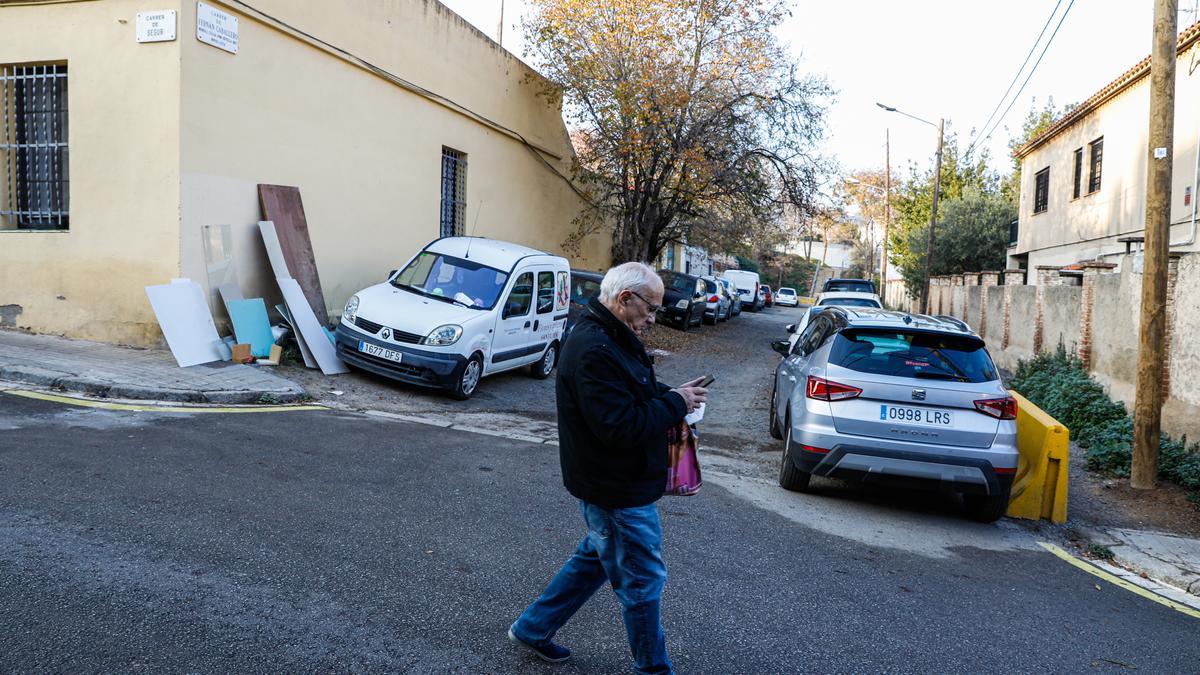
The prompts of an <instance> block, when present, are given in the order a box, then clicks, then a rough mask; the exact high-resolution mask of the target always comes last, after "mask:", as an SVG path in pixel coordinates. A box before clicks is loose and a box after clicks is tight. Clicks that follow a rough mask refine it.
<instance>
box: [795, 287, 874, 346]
mask: <svg viewBox="0 0 1200 675" xmlns="http://www.w3.org/2000/svg"><path fill="white" fill-rule="evenodd" d="M833 306H841V307H883V303H881V302H880V301H879V296H878V295H875V294H874V293H851V292H849V291H829V292H828V293H822V294H820V295H818V296H817V299H816V301H815V302H813V306H812V307H810V308H809V310H808V311H807V312H805V313H804V316H803V317H802V318H801V319H800V321H799V322H798V323H793V324H789V325H788V332H789V333H791V335H789V336H788V343H789V344H788V346H789V347H790V346H794V345H795V344H796V340H798V339H799V338H800V334H801V333H803V332H804V329H805V328H807V327H808V321H809V319H810V318H812V317H814V316H816V315H817V314H820V313H821V310H823V309H825V308H826V307H833Z"/></svg>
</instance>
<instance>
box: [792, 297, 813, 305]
mask: <svg viewBox="0 0 1200 675" xmlns="http://www.w3.org/2000/svg"><path fill="white" fill-rule="evenodd" d="M813 300H816V298H810V297H808V296H807V295H797V296H796V301H797V302H799V303H800V304H801V305H812V304H813Z"/></svg>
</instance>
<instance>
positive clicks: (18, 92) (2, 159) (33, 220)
mask: <svg viewBox="0 0 1200 675" xmlns="http://www.w3.org/2000/svg"><path fill="white" fill-rule="evenodd" d="M0 99H2V101H0V114H3V116H4V118H3V124H2V128H3V131H2V132H0V133H2V134H3V135H2V136H0V229H9V230H13V229H17V230H66V229H68V227H69V225H70V191H69V190H68V180H69V174H68V154H67V66H66V64H58V65H55V64H40V65H24V66H4V65H0Z"/></svg>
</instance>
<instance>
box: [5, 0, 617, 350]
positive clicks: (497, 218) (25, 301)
mask: <svg viewBox="0 0 1200 675" xmlns="http://www.w3.org/2000/svg"><path fill="white" fill-rule="evenodd" d="M152 9H153V10H154V11H152V12H150V11H147V6H146V5H145V3H141V2H135V1H134V0H103V1H98V0H74V1H72V0H65V1H59V2H54V3H36V2H35V3H28V2H27V3H20V4H5V3H0V69H2V72H0V77H2V78H3V79H2V80H0V83H2V84H3V85H4V90H3V92H0V97H2V98H3V99H4V102H3V103H2V104H0V106H3V107H2V108H0V110H2V111H3V114H4V115H5V122H6V124H5V125H3V127H2V128H3V133H5V134H6V137H5V138H4V139H3V141H2V143H0V145H2V147H0V326H6V327H17V328H24V329H28V330H32V331H35V332H44V333H59V334H65V335H68V336H72V337H80V338H88V339H97V340H103V341H110V342H118V343H126V344H134V345H152V344H157V343H159V342H160V340H161V333H160V331H159V328H158V324H157V321H156V320H155V317H154V314H153V312H152V311H151V308H150V305H149V303H148V302H147V299H146V295H145V292H144V290H143V287H145V286H147V285H152V284H161V283H166V282H168V281H169V280H170V279H171V278H174V277H189V278H191V279H193V280H195V281H197V282H199V283H201V284H202V285H203V284H205V283H206V264H205V255H204V245H203V243H202V238H203V236H204V231H205V228H206V226H214V225H229V226H230V232H231V239H232V241H231V246H232V253H233V258H234V262H235V264H236V267H237V273H238V276H239V278H240V280H241V285H242V289H243V291H244V293H245V294H246V295H247V297H265V298H268V304H273V303H271V302H270V299H272V298H277V297H278V291H277V289H276V288H275V284H274V279H273V278H272V275H271V274H270V273H269V269H270V268H269V265H268V262H267V258H266V253H265V251H264V249H263V246H262V244H261V240H260V238H259V234H258V229H257V227H256V223H257V221H258V220H260V219H261V218H262V216H261V212H260V207H259V201H258V193H257V186H258V185H259V184H277V185H293V186H297V187H299V188H300V191H301V195H302V198H303V200H304V210H305V214H306V217H307V222H308V226H309V234H310V237H311V240H312V247H313V252H314V255H315V257H316V263H317V269H318V272H319V274H320V276H321V284H322V288H323V290H324V293H325V302H326V305H327V309H328V310H329V313H330V314H331V316H336V315H337V314H338V313H339V312H340V309H341V305H342V303H344V302H345V300H346V298H348V297H349V296H350V295H351V294H352V293H353V292H354V291H356V290H358V289H359V288H362V287H364V286H366V285H369V284H371V283H375V282H377V281H378V280H380V279H382V278H383V277H384V276H385V275H386V274H387V273H388V271H389V270H391V269H394V268H396V267H398V266H400V265H401V264H403V263H404V262H405V261H406V260H407V259H408V258H409V257H410V256H411V255H413V254H414V253H416V252H417V251H418V250H419V249H420V248H421V247H422V246H424V245H425V244H426V243H428V242H429V241H431V240H432V239H434V238H437V237H438V236H442V235H446V234H473V235H479V236H487V237H493V238H498V239H506V240H510V241H514V242H516V243H520V244H524V245H528V246H532V247H535V248H540V249H543V250H548V251H551V252H554V253H570V255H569V257H571V258H572V264H573V265H575V266H578V267H586V268H593V269H599V268H603V267H605V266H607V264H608V261H609V256H610V253H609V252H610V242H609V241H608V240H607V239H606V238H604V237H603V236H601V235H592V236H590V237H588V238H586V239H584V240H583V241H582V242H580V243H579V245H578V246H577V247H575V248H572V249H570V251H567V250H565V249H564V245H565V242H566V241H567V240H568V238H569V236H570V234H571V233H572V232H573V226H572V221H573V220H574V218H575V217H576V216H577V215H578V214H579V212H580V210H581V209H582V208H585V207H584V204H583V202H582V200H581V199H580V198H579V197H578V195H577V194H576V193H575V192H574V191H573V189H572V188H571V186H570V184H569V183H568V181H567V179H566V175H567V172H568V170H569V167H570V163H571V160H572V158H573V150H572V148H571V143H570V140H569V139H568V136H567V132H566V128H565V126H564V124H563V121H562V114H561V109H560V102H559V101H560V98H559V97H558V96H557V92H556V91H555V90H554V89H553V87H551V86H550V84H549V83H548V82H546V81H545V80H544V79H543V78H541V77H540V76H539V75H538V74H537V73H536V72H534V71H533V70H531V69H530V68H529V67H527V66H526V65H524V64H523V63H522V62H521V61H520V60H519V59H517V58H515V57H514V56H512V55H511V54H509V53H508V52H506V51H505V50H504V49H502V48H501V47H500V46H499V45H497V44H496V43H495V42H493V41H492V40H491V39H489V38H488V37H487V36H486V35H484V34H483V33H481V32H480V31H478V30H476V29H475V28H474V27H472V26H471V25H470V24H468V23H467V22H466V21H464V20H463V19H462V18H460V17H459V16H457V15H456V14H454V13H453V12H451V11H450V10H449V9H447V8H445V7H444V6H442V5H441V4H439V3H438V2H436V1H435V0H408V1H406V2H386V3H383V2H374V1H371V0H348V1H346V2H337V3H327V2H318V1H317V0H302V1H301V0H250V1H249V2H241V1H239V0H204V1H202V2H194V1H191V0H187V1H185V0H167V1H165V2H161V3H156V4H154V5H153V6H152ZM139 14H140V15H141V16H139ZM155 19H157V20H155ZM172 33H173V36H172V35H171V34H172ZM210 290H211V291H214V292H215V289H210Z"/></svg>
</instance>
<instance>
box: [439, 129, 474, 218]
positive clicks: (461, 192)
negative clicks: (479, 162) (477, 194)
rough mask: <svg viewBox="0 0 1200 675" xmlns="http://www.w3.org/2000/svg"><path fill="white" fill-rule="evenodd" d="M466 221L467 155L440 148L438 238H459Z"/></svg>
mask: <svg viewBox="0 0 1200 675" xmlns="http://www.w3.org/2000/svg"><path fill="white" fill-rule="evenodd" d="M466 220H467V155H466V153H462V152H459V151H457V150H451V149H450V148H446V147H443V148H442V219H441V227H440V229H439V236H442V237H461V236H462V235H463V234H465V233H466Z"/></svg>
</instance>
